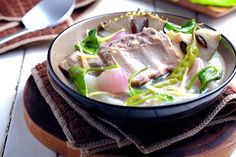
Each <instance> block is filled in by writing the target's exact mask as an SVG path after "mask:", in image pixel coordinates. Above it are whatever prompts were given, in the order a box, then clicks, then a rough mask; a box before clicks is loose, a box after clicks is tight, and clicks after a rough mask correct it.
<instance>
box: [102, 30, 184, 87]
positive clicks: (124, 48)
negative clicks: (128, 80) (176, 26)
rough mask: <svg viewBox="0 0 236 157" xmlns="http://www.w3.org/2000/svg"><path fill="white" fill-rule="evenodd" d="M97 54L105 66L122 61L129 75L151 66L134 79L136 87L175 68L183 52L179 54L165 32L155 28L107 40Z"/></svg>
mask: <svg viewBox="0 0 236 157" xmlns="http://www.w3.org/2000/svg"><path fill="white" fill-rule="evenodd" d="M98 55H99V56H100V58H101V59H102V61H103V62H104V63H105V64H106V65H112V64H119V65H120V66H121V67H122V68H123V69H125V71H126V72H127V75H128V76H130V75H132V74H133V73H134V72H136V71H138V70H140V69H142V68H144V67H149V69H148V70H147V71H145V72H143V73H142V74H141V75H140V76H139V77H137V78H136V79H135V80H133V82H132V85H133V86H140V85H143V84H144V83H146V82H147V81H149V80H150V79H151V78H157V77H159V76H162V75H164V74H166V73H168V72H170V71H172V70H173V69H174V68H175V67H176V66H177V64H178V63H179V62H180V60H181V58H182V57H183V56H182V54H181V53H177V51H176V49H175V48H174V46H173V44H172V43H171V41H170V39H169V38H168V36H167V35H166V34H164V33H163V32H162V31H156V30H155V29H153V28H144V29H143V31H142V32H140V33H137V34H129V35H126V36H124V37H122V38H121V39H120V40H116V41H111V42H110V43H104V44H102V45H101V48H100V50H99V53H98Z"/></svg>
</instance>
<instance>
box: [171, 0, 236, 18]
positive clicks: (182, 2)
mask: <svg viewBox="0 0 236 157" xmlns="http://www.w3.org/2000/svg"><path fill="white" fill-rule="evenodd" d="M168 1H169V2H171V3H174V4H177V5H179V6H182V7H184V8H187V9H191V10H194V11H197V12H200V13H203V14H206V15H209V16H211V17H221V16H224V15H227V14H229V13H231V12H233V11H235V10H236V6H235V7H229V8H223V7H212V6H203V5H197V4H193V3H191V1H190V0H168Z"/></svg>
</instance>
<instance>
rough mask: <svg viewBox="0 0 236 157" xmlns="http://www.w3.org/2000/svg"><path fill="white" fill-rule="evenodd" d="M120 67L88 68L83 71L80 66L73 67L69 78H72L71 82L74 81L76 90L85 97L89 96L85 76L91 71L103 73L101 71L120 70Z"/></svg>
mask: <svg viewBox="0 0 236 157" xmlns="http://www.w3.org/2000/svg"><path fill="white" fill-rule="evenodd" d="M118 67H119V65H116V64H115V65H111V66H107V67H98V68H86V69H83V68H81V67H80V66H72V67H71V68H70V69H69V76H70V78H71V80H72V81H73V83H74V85H75V87H76V90H77V91H78V92H79V93H80V94H82V95H84V96H88V87H87V84H86V80H85V75H86V74H87V73H89V72H91V71H101V70H110V69H114V68H118Z"/></svg>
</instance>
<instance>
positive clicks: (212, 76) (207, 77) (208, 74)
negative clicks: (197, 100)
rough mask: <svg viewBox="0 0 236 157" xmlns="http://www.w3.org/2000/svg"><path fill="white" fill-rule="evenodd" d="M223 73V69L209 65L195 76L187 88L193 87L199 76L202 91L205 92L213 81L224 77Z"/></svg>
mask: <svg viewBox="0 0 236 157" xmlns="http://www.w3.org/2000/svg"><path fill="white" fill-rule="evenodd" d="M222 73H223V72H222V70H219V69H218V68H216V67H215V66H208V67H206V68H204V69H202V70H200V71H199V72H198V73H197V74H196V75H194V76H193V78H192V79H191V80H190V82H189V84H188V86H187V89H188V90H189V89H191V88H192V86H193V84H194V82H195V81H196V79H197V78H198V79H199V80H200V82H201V87H200V93H203V92H204V91H205V90H206V88H207V85H208V84H209V83H210V82H211V81H216V80H220V79H221V78H222Z"/></svg>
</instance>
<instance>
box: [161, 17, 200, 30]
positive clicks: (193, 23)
mask: <svg viewBox="0 0 236 157" xmlns="http://www.w3.org/2000/svg"><path fill="white" fill-rule="evenodd" d="M196 26H197V23H196V21H195V20H194V19H191V20H189V21H188V22H186V23H185V24H184V25H182V26H180V25H177V24H174V23H171V22H166V24H165V26H164V31H165V32H167V31H171V30H172V31H174V32H182V33H192V32H193V29H194V28H195V27H196Z"/></svg>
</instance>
